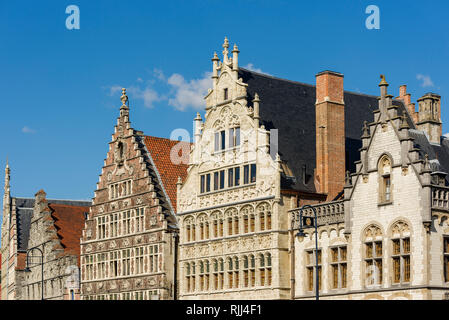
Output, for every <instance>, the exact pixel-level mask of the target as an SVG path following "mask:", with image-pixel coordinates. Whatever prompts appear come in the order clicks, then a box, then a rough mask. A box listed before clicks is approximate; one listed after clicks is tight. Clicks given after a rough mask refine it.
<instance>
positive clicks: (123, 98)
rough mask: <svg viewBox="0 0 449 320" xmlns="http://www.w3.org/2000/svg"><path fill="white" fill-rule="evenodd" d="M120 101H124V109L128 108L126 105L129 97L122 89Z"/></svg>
mask: <svg viewBox="0 0 449 320" xmlns="http://www.w3.org/2000/svg"><path fill="white" fill-rule="evenodd" d="M120 100H121V101H122V107H125V108H126V107H128V105H127V104H126V103H127V102H128V96H127V95H126V89H125V88H122V96H121V97H120Z"/></svg>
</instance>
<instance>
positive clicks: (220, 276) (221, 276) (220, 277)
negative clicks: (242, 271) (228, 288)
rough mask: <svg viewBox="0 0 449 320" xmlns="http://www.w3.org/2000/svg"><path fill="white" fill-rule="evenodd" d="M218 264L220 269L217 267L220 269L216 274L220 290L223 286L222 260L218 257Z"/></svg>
mask: <svg viewBox="0 0 449 320" xmlns="http://www.w3.org/2000/svg"><path fill="white" fill-rule="evenodd" d="M218 264H219V267H220V269H219V270H220V271H219V274H218V284H219V287H220V290H222V289H223V287H224V261H223V259H220V260H219V263H218Z"/></svg>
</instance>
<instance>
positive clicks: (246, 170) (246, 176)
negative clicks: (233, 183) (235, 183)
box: [243, 165, 249, 184]
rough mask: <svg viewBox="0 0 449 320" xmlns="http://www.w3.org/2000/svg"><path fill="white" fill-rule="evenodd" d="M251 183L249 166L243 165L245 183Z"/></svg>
mask: <svg viewBox="0 0 449 320" xmlns="http://www.w3.org/2000/svg"><path fill="white" fill-rule="evenodd" d="M247 183H249V166H248V165H246V166H243V184H247Z"/></svg>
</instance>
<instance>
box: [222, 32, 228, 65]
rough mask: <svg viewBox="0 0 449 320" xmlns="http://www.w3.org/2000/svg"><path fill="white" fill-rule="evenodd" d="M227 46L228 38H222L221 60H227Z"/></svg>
mask: <svg viewBox="0 0 449 320" xmlns="http://www.w3.org/2000/svg"><path fill="white" fill-rule="evenodd" d="M228 48H229V41H228V38H227V37H225V39H224V43H223V60H224V61H227V60H228V53H229V51H228Z"/></svg>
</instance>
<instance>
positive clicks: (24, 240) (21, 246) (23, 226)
mask: <svg viewBox="0 0 449 320" xmlns="http://www.w3.org/2000/svg"><path fill="white" fill-rule="evenodd" d="M14 199H15V204H16V224H17V249H18V250H19V251H24V250H27V248H28V240H29V238H30V227H31V216H32V215H33V208H34V201H35V200H34V198H14ZM47 202H48V203H54V204H63V205H70V206H82V207H89V206H90V205H92V202H90V201H79V200H59V199H58V200H52V199H47Z"/></svg>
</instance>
